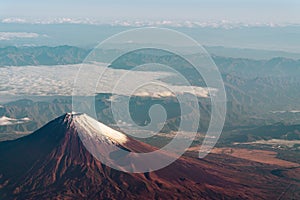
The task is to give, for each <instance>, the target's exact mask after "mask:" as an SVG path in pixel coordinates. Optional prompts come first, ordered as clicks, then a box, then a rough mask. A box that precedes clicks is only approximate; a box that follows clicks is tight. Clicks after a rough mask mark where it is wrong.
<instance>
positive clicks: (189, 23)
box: [0, 17, 299, 29]
mask: <svg viewBox="0 0 300 200" xmlns="http://www.w3.org/2000/svg"><path fill="white" fill-rule="evenodd" d="M0 20H1V22H2V23H22V24H24V23H30V24H92V25H103V24H105V25H107V24H109V25H112V26H130V27H143V26H158V27H189V28H191V27H211V28H225V29H231V28H237V27H264V26H267V27H282V26H291V25H299V24H293V23H274V22H251V23H245V22H239V21H230V20H218V21H197V20H115V21H109V22H108V21H101V20H98V19H93V18H70V17H61V18H40V19H39V18H34V19H27V18H18V17H12V18H3V19H0Z"/></svg>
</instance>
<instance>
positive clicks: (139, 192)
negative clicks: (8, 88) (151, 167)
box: [0, 114, 272, 200]
mask: <svg viewBox="0 0 300 200" xmlns="http://www.w3.org/2000/svg"><path fill="white" fill-rule="evenodd" d="M78 116H80V115H78ZM78 116H77V117H78ZM74 118H75V116H73V115H72V114H66V115H64V116H62V117H59V118H57V119H55V120H53V121H51V122H49V123H48V124H47V125H45V126H44V127H42V128H41V129H39V130H37V131H36V132H34V133H32V134H30V135H28V136H26V137H23V138H20V139H17V140H14V141H6V142H1V143H0V163H1V164H0V199H89V200H92V199H244V198H253V199H254V198H265V196H264V195H265V194H264V193H262V192H261V191H260V190H259V189H257V188H251V190H250V188H248V187H246V186H242V184H240V183H239V182H240V180H239V179H238V178H237V177H235V178H231V175H232V174H231V173H232V172H231V171H223V170H224V169H222V168H220V167H218V168H217V167H215V166H214V165H212V164H210V163H209V162H206V161H200V160H196V159H192V158H184V157H183V158H181V159H179V160H177V161H175V162H174V163H173V164H171V165H170V166H168V167H166V168H164V169H162V170H159V171H155V172H150V173H139V174H138V173H124V172H120V171H118V170H114V169H112V168H109V167H107V166H105V165H104V164H103V163H101V162H99V161H98V160H96V159H95V158H94V157H93V156H92V155H91V154H90V153H89V151H87V150H86V148H85V146H84V145H83V143H82V141H81V139H80V137H79V131H78V127H77V126H75V125H74V121H75V120H74ZM84 128H86V129H88V131H91V129H90V127H86V126H82V127H81V128H80V129H81V130H80V131H81V132H82V129H84ZM121 136H122V135H119V137H121ZM116 138H117V139H118V137H116ZM116 138H113V139H112V140H113V141H114V143H118V141H116V140H114V139H116ZM126 138H127V140H126V142H125V143H122V144H117V145H120V146H121V147H122V148H124V149H127V150H129V151H139V152H148V151H151V150H154V149H155V148H154V147H151V146H150V145H147V144H144V143H141V142H138V141H136V140H133V139H130V138H129V137H126ZM270 195H272V194H270Z"/></svg>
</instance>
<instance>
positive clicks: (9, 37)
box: [0, 32, 40, 40]
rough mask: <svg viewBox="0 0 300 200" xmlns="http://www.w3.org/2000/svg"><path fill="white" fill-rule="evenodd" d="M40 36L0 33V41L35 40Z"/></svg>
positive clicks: (22, 33) (21, 33) (35, 34)
mask: <svg viewBox="0 0 300 200" xmlns="http://www.w3.org/2000/svg"><path fill="white" fill-rule="evenodd" d="M39 36H40V35H39V34H37V33H28V32H0V40H13V39H19V38H37V37H39Z"/></svg>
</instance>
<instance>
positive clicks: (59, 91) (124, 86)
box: [0, 63, 216, 98]
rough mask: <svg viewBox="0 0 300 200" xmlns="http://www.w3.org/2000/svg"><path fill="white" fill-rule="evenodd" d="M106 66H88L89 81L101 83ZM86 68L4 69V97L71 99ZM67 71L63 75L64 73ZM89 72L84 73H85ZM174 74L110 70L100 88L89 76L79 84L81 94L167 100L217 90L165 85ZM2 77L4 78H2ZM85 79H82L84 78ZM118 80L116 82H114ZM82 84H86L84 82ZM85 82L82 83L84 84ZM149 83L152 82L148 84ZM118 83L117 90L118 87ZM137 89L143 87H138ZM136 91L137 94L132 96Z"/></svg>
mask: <svg viewBox="0 0 300 200" xmlns="http://www.w3.org/2000/svg"><path fill="white" fill-rule="evenodd" d="M105 65H107V64H104V63H93V64H85V65H83V67H86V68H88V69H89V71H88V72H87V74H86V75H87V76H88V79H90V80H98V78H99V74H100V73H101V72H102V71H104V70H105V69H106V68H105ZM81 66H82V65H80V64H77V65H55V66H18V67H13V66H10V67H2V68H0V80H3V79H5V78H6V81H0V97H1V96H5V95H14V96H26V95H29V96H30V95H37V96H52V95H66V96H70V95H72V92H73V89H74V88H73V87H74V79H75V77H76V76H77V73H78V70H79V68H80V67H81ZM62 72H63V73H62ZM82 72H83V73H85V72H84V71H82ZM173 75H174V74H172V73H171V72H160V71H128V70H121V69H112V68H108V69H106V70H105V73H103V74H102V77H101V80H99V82H98V87H96V88H95V86H94V85H89V84H92V83H90V82H87V81H86V79H85V76H84V74H83V76H79V77H78V79H77V83H79V85H82V87H80V88H78V90H76V91H77V94H78V95H91V94H94V93H113V94H117V95H130V96H131V95H136V96H153V97H166V96H175V95H177V94H186V93H188V94H193V95H195V96H199V97H204V98H206V97H209V94H212V95H213V94H214V92H215V91H216V90H215V89H212V88H202V87H196V86H192V87H191V86H178V85H172V84H170V83H166V82H161V81H159V80H163V79H164V78H165V77H169V76H173ZM1 76H3V77H2V78H1ZM81 77H82V78H81ZM111 80H116V81H111ZM81 81H82V82H81ZM81 83H82V84H81ZM145 83H150V84H146V85H145ZM116 84H117V87H115V86H116ZM136 86H143V87H138V88H136ZM132 90H134V92H135V94H132Z"/></svg>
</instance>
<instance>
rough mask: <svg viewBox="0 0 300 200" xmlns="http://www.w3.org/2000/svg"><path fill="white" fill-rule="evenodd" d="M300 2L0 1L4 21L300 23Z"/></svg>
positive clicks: (262, 0)
mask: <svg viewBox="0 0 300 200" xmlns="http://www.w3.org/2000/svg"><path fill="white" fill-rule="evenodd" d="M299 11H300V1H299V0H180V1H179V0H81V1H79V0H51V1H50V0H48V1H42V0H6V1H4V0H0V17H1V18H5V17H32V18H35V17H38V18H46V17H88V18H96V19H99V20H116V19H118V20H124V19H125V20H148V19H150V20H151V19H152V20H158V19H159V20H163V19H177V20H200V21H207V20H211V21H219V20H230V21H241V22H252V23H253V22H274V23H283V22H289V23H300V12H299Z"/></svg>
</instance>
